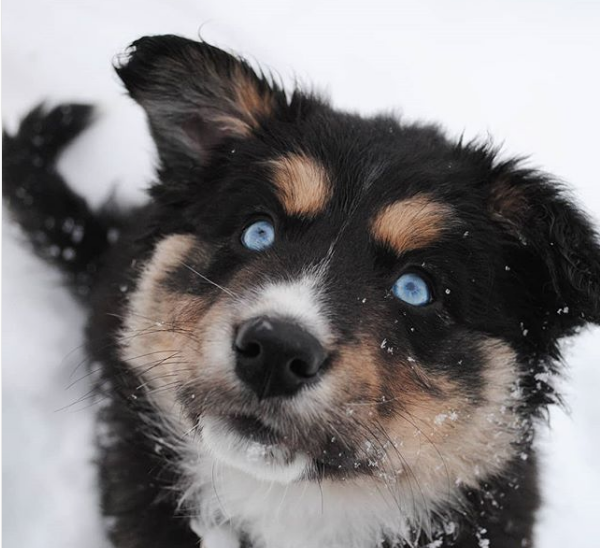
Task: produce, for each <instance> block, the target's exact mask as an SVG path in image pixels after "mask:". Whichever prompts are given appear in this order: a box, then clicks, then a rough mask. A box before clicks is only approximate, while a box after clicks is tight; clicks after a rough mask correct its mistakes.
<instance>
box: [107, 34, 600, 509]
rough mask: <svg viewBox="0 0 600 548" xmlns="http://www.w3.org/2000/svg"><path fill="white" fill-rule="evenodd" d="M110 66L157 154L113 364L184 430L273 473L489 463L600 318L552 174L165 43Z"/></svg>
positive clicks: (367, 473) (579, 220)
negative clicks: (336, 105)
mask: <svg viewBox="0 0 600 548" xmlns="http://www.w3.org/2000/svg"><path fill="white" fill-rule="evenodd" d="M118 72H119V74H120V76H121V78H122V79H123V81H124V82H125V85H126V86H127V88H128V90H129V92H130V94H131V95H132V97H133V98H134V99H136V100H137V101H138V102H139V103H140V104H141V105H142V106H143V108H144V109H145V110H146V112H147V114H148V117H149V121H150V125H151V128H152V131H153V134H154V137H155V140H156V143H157V147H158V152H159V157H160V182H159V183H158V184H157V185H156V186H155V187H154V189H153V191H152V195H153V197H154V204H155V209H156V215H155V220H154V221H155V222H154V224H155V230H154V232H153V235H152V238H153V239H154V241H155V245H154V247H153V252H152V254H151V257H150V258H149V259H148V261H147V262H146V263H145V264H144V265H143V266H142V267H141V269H140V271H139V277H138V282H137V288H136V290H135V291H134V292H133V294H132V295H131V296H130V301H129V304H128V315H127V318H126V320H125V327H124V329H123V332H122V335H121V356H122V358H123V360H125V361H126V363H127V364H128V367H130V368H131V369H132V370H133V371H135V372H136V373H137V374H138V375H139V376H140V377H141V379H142V380H143V386H144V388H145V390H146V391H147V394H148V396H149V397H150V398H151V399H152V401H153V402H154V404H155V405H156V406H157V407H158V409H159V410H160V413H161V415H162V416H163V417H164V418H165V420H168V421H169V422H170V423H171V424H172V425H174V428H175V429H176V430H177V431H178V432H180V433H181V434H183V433H185V432H194V433H196V434H197V435H196V436H195V437H194V443H197V444H198V446H199V447H201V448H202V450H205V451H207V452H208V453H210V455H212V457H213V458H215V459H216V460H217V461H219V462H223V463H225V464H227V465H228V466H230V467H232V468H234V469H236V470H238V471H241V472H243V473H245V474H248V475H249V476H251V477H253V478H256V479H259V480H266V481H275V482H279V483H285V484H289V483H293V482H317V481H320V480H322V479H323V478H325V479H326V480H327V481H330V482H333V483H339V484H343V483H344V482H348V481H353V482H362V483H364V484H365V485H375V486H377V485H385V486H387V487H390V486H393V487H394V488H396V487H397V488H398V489H399V490H402V489H403V488H404V489H407V488H409V487H411V486H414V485H418V486H419V489H420V490H421V493H422V494H423V496H424V497H425V498H426V499H427V500H428V501H429V502H430V503H431V504H433V505H435V504H437V503H441V502H443V501H446V500H449V499H451V498H452V497H454V496H455V495H456V494H457V493H458V491H459V489H460V488H461V487H462V486H466V487H476V486H478V485H479V484H480V483H481V482H482V481H484V480H486V479H488V478H490V477H492V476H495V475H498V474H500V473H501V472H502V471H503V470H504V469H505V467H506V466H507V464H508V463H509V462H510V461H511V460H512V459H514V458H516V457H518V454H519V452H520V451H522V450H523V447H527V444H528V442H529V441H530V424H531V418H532V417H533V416H535V414H536V413H537V412H538V411H539V410H540V409H541V408H542V407H543V406H544V405H545V404H546V403H548V402H549V401H551V399H552V391H551V388H550V385H549V382H548V381H549V378H550V376H551V374H552V373H553V372H554V363H555V361H556V359H557V358H558V357H559V352H558V348H557V340H558V339H559V338H560V337H562V336H564V335H568V334H570V333H572V332H573V330H575V329H576V328H578V327H579V326H581V325H583V324H585V323H586V322H588V321H595V322H597V321H598V318H599V312H600V310H599V306H598V304H599V291H598V279H599V277H598V275H599V274H600V252H599V251H598V247H597V245H596V243H595V239H594V234H593V232H592V230H591V228H590V227H589V224H588V223H587V221H586V220H585V218H584V217H583V216H582V215H581V213H579V212H578V211H577V210H576V209H575V208H574V207H573V206H572V205H571V204H570V203H569V201H568V200H567V199H566V198H565V197H564V196H563V195H562V194H561V193H560V192H559V190H557V188H556V186H555V185H553V184H552V183H551V181H549V180H548V179H547V178H546V177H545V176H543V175H541V174H539V173H535V172H531V171H527V170H524V169H522V168H520V166H519V165H518V164H517V163H516V162H511V161H509V162H500V161H497V160H496V158H495V154H494V152H493V151H492V150H491V149H490V148H489V147H486V146H477V145H473V144H469V145H464V144H461V143H458V144H457V143H451V142H449V141H448V140H447V139H446V138H445V137H444V136H443V135H442V133H441V132H440V131H439V130H438V129H436V128H434V127H428V126H419V125H414V124H403V123H400V122H398V121H397V120H395V119H392V118H389V117H377V118H372V119H364V118H361V117H359V116H355V115H350V114H345V113H339V112H336V111H334V110H333V109H332V108H331V107H330V106H329V105H328V104H327V103H325V102H324V101H322V100H320V99H318V98H316V97H313V96H310V95H304V94H301V93H299V92H296V93H294V94H293V95H292V96H291V97H289V98H288V97H287V96H286V95H285V94H284V92H283V91H281V90H280V89H279V88H278V87H277V86H275V85H273V84H272V83H269V82H268V81H267V79H265V78H263V77H260V76H257V75H256V74H255V73H254V72H253V71H252V70H251V69H250V68H249V66H248V65H247V64H245V63H244V62H243V61H241V60H238V59H236V58H234V57H231V56H229V55H227V54H225V53H224V52H222V51H220V50H217V49H215V48H212V47H210V46H208V45H207V44H203V43H195V42H191V41H187V40H184V39H180V38H175V37H162V38H146V39H142V40H140V41H138V42H136V43H135V44H134V46H133V49H132V51H131V52H130V55H129V57H128V60H127V61H126V63H125V64H124V65H122V66H121V67H120V68H119V69H118Z"/></svg>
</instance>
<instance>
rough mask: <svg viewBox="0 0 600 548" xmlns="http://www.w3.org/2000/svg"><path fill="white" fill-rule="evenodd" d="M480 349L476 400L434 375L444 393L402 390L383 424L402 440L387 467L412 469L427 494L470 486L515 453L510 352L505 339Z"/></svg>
mask: <svg viewBox="0 0 600 548" xmlns="http://www.w3.org/2000/svg"><path fill="white" fill-rule="evenodd" d="M483 354H484V356H485V359H486V364H485V365H484V369H483V377H484V391H483V395H482V398H481V399H480V400H474V399H473V398H471V397H469V396H468V395H465V394H464V393H463V391H462V389H461V388H459V386H457V385H455V384H454V383H453V382H452V381H451V380H450V379H449V378H440V379H436V380H435V384H436V385H437V386H438V388H441V390H442V392H443V394H444V396H443V397H441V398H433V397H431V396H429V395H427V394H426V393H424V392H421V393H420V394H416V393H413V394H411V393H408V394H406V395H402V397H403V406H402V409H401V411H400V413H399V414H398V416H395V417H394V418H392V420H391V421H390V423H389V424H386V431H387V432H388V433H389V435H390V438H391V439H392V440H398V441H399V442H401V443H400V445H399V452H400V453H401V454H402V457H403V458H402V459H398V458H396V457H397V456H396V457H395V456H394V454H393V453H392V454H391V455H390V461H391V463H392V467H393V468H396V467H398V468H399V469H401V470H403V472H402V475H404V476H406V475H407V473H410V474H413V475H414V479H417V480H418V482H419V484H420V486H421V488H422V489H424V490H431V492H432V496H433V494H437V495H438V496H439V493H443V492H444V491H445V492H447V493H448V494H450V493H451V492H452V490H453V488H454V485H458V484H463V485H466V486H471V487H474V486H476V485H478V484H479V483H480V482H481V481H482V480H484V479H486V478H489V477H490V476H492V475H493V474H495V473H497V472H499V471H500V470H502V469H503V467H504V466H505V464H506V462H507V461H509V460H510V459H511V458H512V457H513V456H514V442H515V441H517V439H518V435H519V434H518V432H519V425H518V424H517V417H516V415H515V406H516V405H517V404H518V397H519V396H518V391H517V390H516V388H515V383H516V381H517V379H518V376H517V373H516V367H515V356H514V353H513V352H512V350H511V349H510V348H509V347H508V346H507V345H506V344H504V343H502V342H500V341H497V340H493V339H490V340H489V341H488V342H486V343H484V347H483ZM405 479H406V478H405ZM408 481H410V478H409V479H408Z"/></svg>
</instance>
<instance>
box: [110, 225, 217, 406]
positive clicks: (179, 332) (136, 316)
mask: <svg viewBox="0 0 600 548" xmlns="http://www.w3.org/2000/svg"><path fill="white" fill-rule="evenodd" d="M194 249H195V250H197V251H198V253H201V249H200V248H199V242H198V240H197V239H196V238H194V237H193V236H189V235H173V236H169V237H167V238H165V239H164V240H162V241H161V242H160V243H159V244H158V245H157V246H156V248H155V250H154V254H153V256H152V258H151V259H150V260H149V261H148V263H147V264H146V265H145V267H144V270H143V271H142V273H141V275H140V279H139V282H138V286H137V288H136V290H135V292H133V293H132V294H131V296H130V300H129V305H128V309H127V312H126V318H125V321H124V325H123V330H122V332H121V336H120V356H121V358H122V359H123V360H124V361H125V362H126V363H127V364H128V366H129V367H131V368H132V369H133V370H135V371H136V373H137V374H138V375H139V376H140V377H141V379H142V380H143V381H144V384H143V385H142V387H143V388H145V389H146V391H147V393H148V394H151V396H152V400H153V401H155V402H156V403H157V404H158V405H160V407H161V409H162V410H164V411H165V412H167V413H171V412H173V413H174V415H176V416H177V417H179V418H180V417H182V416H183V412H182V411H181V410H180V409H178V407H177V402H176V400H175V398H174V391H173V390H171V389H170V388H174V387H175V385H176V384H177V383H180V384H185V383H186V382H187V381H188V380H189V379H190V378H191V375H192V371H191V367H190V364H189V363H188V360H186V359H185V353H186V349H187V348H188V347H189V346H190V345H194V344H196V339H195V328H196V324H197V323H198V321H199V320H200V318H201V317H202V314H203V311H204V308H205V305H204V303H203V300H202V299H201V298H200V297H195V296H192V295H188V294H181V293H176V292H172V291H169V290H167V289H166V288H165V287H164V285H163V282H164V280H165V277H166V276H167V274H168V273H169V272H170V271H173V270H174V269H175V268H177V267H179V266H181V264H182V263H183V262H184V261H185V260H186V257H187V256H188V254H189V253H190V251H192V250H194ZM195 264H196V263H195Z"/></svg>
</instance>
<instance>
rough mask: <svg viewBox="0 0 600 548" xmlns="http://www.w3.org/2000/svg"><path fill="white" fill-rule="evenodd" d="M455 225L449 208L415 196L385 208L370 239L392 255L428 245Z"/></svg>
mask: <svg viewBox="0 0 600 548" xmlns="http://www.w3.org/2000/svg"><path fill="white" fill-rule="evenodd" d="M454 221H455V216H454V213H453V210H452V208H451V207H450V206H448V205H446V204H442V203H439V202H436V201H433V200H432V199H431V198H429V197H427V196H425V195H417V196H414V197H412V198H408V199H406V200H401V201H398V202H395V203H393V204H390V205H388V206H386V207H385V208H384V209H383V210H382V211H381V212H379V214H378V215H377V216H376V217H375V220H374V221H373V224H372V225H371V233H372V235H373V238H374V239H375V240H377V241H379V242H381V243H383V244H385V245H387V246H389V247H390V248H392V249H393V250H394V251H395V252H396V253H398V254H402V253H405V252H407V251H411V250H414V249H418V248H421V247H425V246H428V245H431V244H432V243H433V242H435V241H436V240H437V239H438V238H439V237H440V236H441V234H442V232H443V231H444V230H445V229H446V228H447V227H448V226H450V225H452V224H453V222H454Z"/></svg>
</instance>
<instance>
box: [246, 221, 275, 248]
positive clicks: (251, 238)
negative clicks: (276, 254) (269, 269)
mask: <svg viewBox="0 0 600 548" xmlns="http://www.w3.org/2000/svg"><path fill="white" fill-rule="evenodd" d="M274 241H275V227H273V224H272V223H270V222H269V221H256V222H255V223H252V224H251V225H250V226H248V227H247V228H246V229H245V230H244V232H243V233H242V244H243V246H244V247H246V248H248V249H251V250H252V251H263V250H265V249H268V248H269V247H271V246H272V245H273V242H274Z"/></svg>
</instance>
